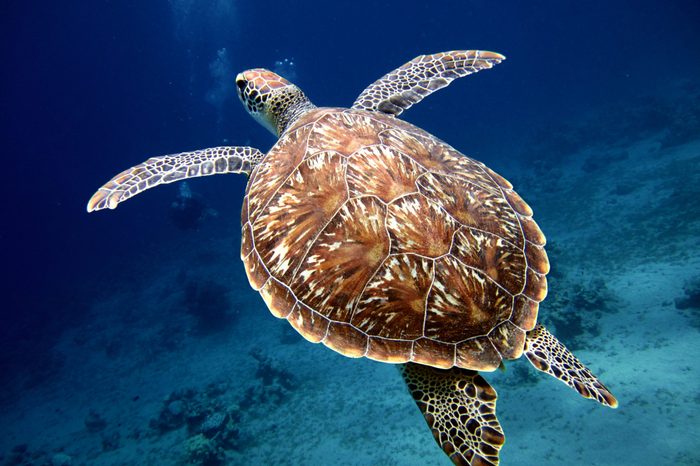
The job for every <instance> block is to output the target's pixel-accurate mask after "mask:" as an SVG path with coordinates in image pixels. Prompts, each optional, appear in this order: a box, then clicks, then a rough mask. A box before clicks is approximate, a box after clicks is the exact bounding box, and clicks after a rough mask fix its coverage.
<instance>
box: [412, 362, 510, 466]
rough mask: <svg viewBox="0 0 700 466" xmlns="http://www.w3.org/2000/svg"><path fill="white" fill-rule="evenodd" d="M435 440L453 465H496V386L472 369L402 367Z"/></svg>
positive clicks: (500, 437) (499, 444)
mask: <svg viewBox="0 0 700 466" xmlns="http://www.w3.org/2000/svg"><path fill="white" fill-rule="evenodd" d="M401 374H402V375H403V378H404V380H405V381H406V385H408V389H409V391H410V392H411V395H413V399H414V400H415V401H416V404H417V405H418V408H419V409H420V410H421V412H422V413H423V415H424V416H425V420H426V421H427V422H428V425H429V426H430V429H431V430H432V431H433V436H434V437H435V440H436V441H437V443H438V444H439V445H440V447H441V448H442V449H443V450H444V452H445V453H447V455H448V456H449V457H450V459H451V460H452V461H453V462H454V463H455V464H461V465H471V466H477V465H478V466H495V465H498V453H499V451H500V449H501V447H502V446H503V443H504V442H505V440H506V438H505V436H504V435H503V429H501V425H500V424H499V423H498V419H497V418H496V398H497V395H496V391H495V390H494V389H493V388H491V386H490V385H489V384H488V383H487V382H486V380H484V378H483V377H481V376H480V375H479V374H478V373H477V372H475V371H470V370H466V369H460V368H458V367H453V368H452V369H448V370H444V369H435V368H433V367H428V366H423V365H419V364H412V363H408V364H404V365H403V366H401Z"/></svg>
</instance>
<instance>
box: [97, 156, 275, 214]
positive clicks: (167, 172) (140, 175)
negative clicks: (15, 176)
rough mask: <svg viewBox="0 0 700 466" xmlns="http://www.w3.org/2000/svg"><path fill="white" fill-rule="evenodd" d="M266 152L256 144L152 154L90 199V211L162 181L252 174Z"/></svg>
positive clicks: (118, 201) (105, 206) (133, 194)
mask: <svg viewBox="0 0 700 466" xmlns="http://www.w3.org/2000/svg"><path fill="white" fill-rule="evenodd" d="M264 155H265V154H263V153H262V152H260V151H259V150H258V149H255V148H253V147H244V146H233V147H230V146H223V147H211V148H209V149H202V150H196V151H192V152H182V153H181V154H173V155H164V156H162V157H151V158H150V159H148V160H146V161H145V162H143V163H140V164H138V165H136V166H134V167H131V168H129V169H127V170H124V171H123V172H121V173H120V174H118V175H117V176H115V177H114V178H112V179H111V180H109V181H108V182H107V183H105V184H104V185H103V186H102V187H101V188H100V189H98V190H97V192H96V193H95V194H93V195H92V197H91V198H90V200H89V201H88V205H87V211H88V212H92V211H93V210H102V209H107V208H109V209H116V207H117V205H119V203H120V202H124V201H126V200H127V199H129V198H130V197H133V196H135V195H137V194H139V193H141V192H143V191H145V190H147V189H150V188H153V187H155V186H158V185H159V184H165V183H173V182H175V181H180V180H184V179H187V178H194V177H197V176H208V175H218V174H223V173H245V174H247V175H250V172H251V171H252V170H253V168H254V167H255V165H257V164H258V163H259V162H260V160H262V158H263V156H264Z"/></svg>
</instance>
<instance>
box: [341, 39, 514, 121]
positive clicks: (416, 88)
mask: <svg viewBox="0 0 700 466" xmlns="http://www.w3.org/2000/svg"><path fill="white" fill-rule="evenodd" d="M505 58H506V57H504V56H503V55H501V54H499V53H494V52H485V51H480V50H454V51H451V52H442V53H436V54H434V55H421V56H419V57H416V58H414V59H413V60H411V61H410V62H408V63H406V64H405V65H403V66H402V67H400V68H397V69H395V70H394V71H392V72H390V73H388V74H385V75H384V76H382V77H381V78H380V79H378V80H377V81H375V82H374V83H372V84H371V85H370V86H369V87H368V88H367V89H365V90H364V91H362V94H360V96H359V97H358V98H357V100H355V103H354V104H352V108H354V109H356V110H368V111H370V112H376V111H379V112H382V113H387V114H389V115H394V116H398V115H400V114H401V112H403V111H404V110H406V109H408V108H409V107H411V106H412V105H413V104H416V103H418V102H420V101H421V100H423V98H424V97H426V96H428V95H430V94H432V93H433V92H435V91H437V90H438V89H442V88H443V87H445V86H447V85H448V84H450V83H451V82H452V81H453V80H455V79H457V78H462V77H464V76H467V75H470V74H472V73H476V72H477V71H481V70H487V69H489V68H492V67H493V66H494V65H497V64H499V63H501V62H502V61H503V60H505Z"/></svg>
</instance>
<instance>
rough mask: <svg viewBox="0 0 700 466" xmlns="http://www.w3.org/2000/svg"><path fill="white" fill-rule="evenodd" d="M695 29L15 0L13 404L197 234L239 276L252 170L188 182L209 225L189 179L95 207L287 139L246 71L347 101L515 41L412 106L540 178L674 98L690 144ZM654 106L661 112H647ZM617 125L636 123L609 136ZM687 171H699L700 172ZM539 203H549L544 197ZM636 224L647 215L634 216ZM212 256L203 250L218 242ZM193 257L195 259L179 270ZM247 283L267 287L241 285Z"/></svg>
mask: <svg viewBox="0 0 700 466" xmlns="http://www.w3.org/2000/svg"><path fill="white" fill-rule="evenodd" d="M698 24H700V3H698V2H695V1H676V2H662V1H638V2H622V1H591V2H555V1H531V2H514V1H507V2H488V1H464V2H457V1H455V2H452V1H449V2H441V3H440V4H439V6H438V5H436V4H432V3H427V2H414V1H405V2H349V1H339V2H316V1H310V2H303V5H297V4H296V2H279V1H267V0H263V1H233V0H216V1H211V2H208V1H201V0H171V1H169V2H168V1H165V0H161V1H131V0H129V1H92V2H23V1H11V0H10V1H5V2H3V3H2V5H1V6H0V54H1V57H2V68H3V72H2V74H1V75H0V76H1V77H0V80H1V82H0V84H1V85H0V108H1V109H2V112H0V132H1V133H2V139H1V140H2V141H3V143H4V155H3V157H2V160H3V168H4V170H3V171H4V175H5V176H4V182H3V183H2V184H1V188H0V202H2V214H3V217H4V222H3V226H2V229H1V230H0V239H1V241H2V248H1V254H2V258H1V260H2V264H3V270H4V273H3V278H2V295H3V297H4V299H3V305H2V306H0V322H2V323H1V324H0V390H1V391H2V392H3V394H4V395H5V396H3V397H2V398H3V399H2V400H0V402H3V403H21V396H22V393H24V392H26V391H27V390H30V389H36V387H41V386H42V385H44V384H47V383H50V381H51V380H53V379H55V378H57V377H59V378H60V377H61V374H62V372H63V371H66V370H67V369H66V364H70V359H65V358H62V357H60V356H59V355H57V353H56V351H55V349H54V348H55V345H56V344H57V343H58V342H59V341H61V338H62V337H63V336H64V335H65V332H66V331H67V330H68V329H75V328H80V327H81V326H84V325H87V324H88V323H91V325H93V324H99V320H100V317H99V314H98V315H97V316H96V315H95V311H94V309H95V306H96V303H99V302H103V301H104V300H108V299H109V298H110V297H111V296H113V295H115V294H117V293H121V292H124V291H125V290H127V291H134V289H140V288H139V287H142V286H145V284H144V283H143V281H144V280H149V279H150V278H148V277H149V271H152V272H153V273H154V274H155V273H157V270H158V267H159V263H158V262H157V261H158V259H159V258H167V259H168V260H172V259H173V257H176V256H177V255H178V254H180V253H181V251H179V250H178V249H177V245H178V244H186V245H188V246H187V247H197V245H202V244H206V243H207V241H209V239H210V237H212V236H216V237H217V238H221V237H222V236H223V235H227V239H226V241H227V243H225V244H229V245H230V250H226V251H224V252H223V253H225V254H226V255H230V256H231V257H233V258H234V259H235V260H232V261H231V262H232V264H231V267H232V268H235V269H236V272H235V273H237V274H238V276H239V277H242V275H241V273H240V271H241V270H242V265H241V264H240V262H238V260H237V255H238V253H237V247H238V242H239V237H238V235H239V230H238V229H237V222H238V215H239V209H240V199H241V198H242V195H243V194H242V193H243V190H244V188H245V182H246V180H245V179H244V178H243V177H235V176H231V177H213V178H210V179H201V180H196V181H193V182H192V183H191V186H192V188H193V190H195V191H196V192H197V194H198V196H201V199H202V200H203V202H205V203H206V205H207V206H208V207H209V208H211V209H214V210H216V211H217V212H218V216H216V217H213V216H212V217H208V218H207V219H205V220H204V221H203V223H204V224H203V225H200V228H198V229H182V228H178V227H177V224H176V223H175V222H174V221H173V219H172V217H171V214H170V211H169V207H170V205H171V203H172V202H173V200H174V199H175V198H176V196H177V193H178V187H177V186H176V185H168V186H165V187H161V188H159V189H155V190H153V191H152V192H151V191H149V192H148V193H146V194H144V195H142V196H139V198H138V199H136V200H134V201H129V202H127V203H126V204H124V205H123V206H120V208H119V209H117V210H116V211H114V212H106V213H105V212H100V213H97V214H90V215H88V214H87V213H86V212H85V205H86V202H87V200H88V198H89V197H90V195H91V194H92V193H93V192H94V191H95V190H96V189H97V188H98V187H99V186H100V185H101V184H102V183H104V182H105V181H107V180H108V179H109V178H110V177H111V176H112V175H114V174H116V173H117V172H118V171H120V170H122V169H124V168H126V167H129V166H131V165H134V164H136V163H138V162H140V161H142V160H143V159H145V158H147V157H150V156H155V155H162V154H167V153H174V152H179V151H182V150H188V149H196V148H203V147H209V146H216V145H224V144H230V145H252V146H256V147H259V148H260V149H262V150H266V149H267V148H269V147H270V146H271V145H272V144H273V143H274V138H273V137H272V136H271V135H270V134H269V133H267V132H266V131H265V130H264V129H263V128H262V127H260V126H258V125H257V124H256V123H255V121H253V120H252V119H251V118H250V117H249V116H248V115H247V114H246V112H245V111H244V110H243V108H242V106H241V105H240V104H239V102H238V99H237V98H236V96H235V93H234V91H235V86H234V82H233V78H234V76H235V74H236V73H237V72H239V71H241V70H243V69H247V68H252V67H267V68H271V69H272V68H275V67H276V66H277V67H280V66H281V69H282V70H285V71H287V72H288V73H289V74H291V75H292V76H291V77H292V78H293V80H294V81H295V83H296V84H298V85H299V86H300V87H301V88H302V89H304V91H305V92H306V94H307V95H308V96H309V97H310V98H311V99H312V100H313V101H314V103H316V104H317V105H319V106H349V105H350V104H351V103H352V101H353V100H354V98H355V97H356V96H357V95H358V94H359V93H360V92H361V91H362V89H364V87H365V86H366V85H367V84H369V83H371V82H372V81H374V80H375V79H377V78H378V77H379V76H381V75H383V74H384V73H386V72H388V71H390V70H391V69H393V68H395V67H398V66H400V65H401V64H403V63H404V62H406V61H408V60H410V59H411V58H413V57H415V56H417V55H419V54H423V53H434V52H439V51H443V50H452V49H467V48H470V49H471V48H477V49H485V50H493V51H497V52H500V53H503V54H504V55H506V56H507V60H506V61H505V62H504V63H503V64H501V65H499V66H498V67H496V68H495V69H493V70H490V71H487V72H484V73H480V74H478V75H476V76H471V77H468V78H467V79H465V80H461V81H457V82H455V83H453V84H452V85H451V86H450V87H449V88H448V89H445V90H442V91H440V92H438V93H436V94H435V95H433V96H431V97H429V98H428V99H427V100H426V101H424V102H422V103H421V104H420V105H417V106H416V107H414V108H412V109H411V110H409V111H408V112H406V113H405V114H404V116H405V118H406V119H407V120H408V121H411V122H412V123H414V124H417V125H419V126H421V127H423V128H425V129H426V130H428V131H430V132H432V133H434V134H436V135H438V136H439V137H440V138H441V139H443V140H446V141H448V142H450V143H451V144H453V145H454V146H455V147H457V148H459V149H460V150H463V151H464V152H466V153H467V154H468V155H470V156H472V157H474V158H477V159H479V160H481V161H483V162H485V163H487V164H489V165H490V166H492V167H493V168H494V169H496V170H497V171H499V172H501V173H502V174H504V175H506V176H507V177H508V178H512V179H520V178H522V179H523V180H525V179H532V176H531V177H529V178H528V177H527V176H526V175H525V174H523V172H522V171H521V169H523V168H522V167H532V166H533V165H534V164H535V163H538V164H545V165H553V166H555V165H556V164H557V163H558V162H559V159H560V157H561V154H560V153H558V152H557V151H556V150H555V149H553V147H554V146H555V143H554V142H553V143H551V144H549V145H547V144H546V141H544V142H543V141H542V138H549V137H551V138H552V140H553V141H563V140H566V142H567V143H568V144H569V145H570V146H579V147H580V146H584V145H586V144H589V143H591V142H592V140H593V142H595V139H596V138H598V137H601V138H602V139H603V140H604V142H605V141H610V140H615V139H616V138H617V139H619V138H627V140H628V141H634V140H635V138H641V137H642V136H639V134H641V135H643V136H644V137H646V136H648V133H645V131H647V130H648V132H649V133H651V132H653V131H659V132H663V131H664V130H666V129H668V128H670V127H671V125H672V124H676V125H677V123H678V122H677V120H678V118H679V117H678V116H677V115H673V116H671V115H670V113H669V112H673V111H674V109H677V108H679V107H682V106H683V105H684V103H685V105H686V107H687V108H686V107H683V108H684V111H687V114H688V116H687V118H686V119H685V122H686V123H687V125H686V126H683V128H681V129H679V130H678V131H684V133H683V134H684V136H683V142H686V141H692V140H694V139H698V137H700V127H699V126H698V125H697V121H696V122H695V123H693V120H692V119H693V118H696V119H697V118H698V111H697V106H696V104H697V103H698V102H700V101H699V100H697V90H698V76H700V34H699V33H698ZM285 60H287V62H286V63H282V64H277V65H276V62H284V61H285ZM291 63H293V64H291ZM685 93H687V94H688V95H692V96H694V97H692V98H693V99H696V100H694V101H693V100H689V99H690V98H688V99H685V98H684V94H685ZM657 102H663V105H661V104H658V103H657ZM608 108H613V109H617V110H615V111H617V113H615V111H613V110H610V111H607V110H605V109H608ZM620 109H630V111H629V113H625V112H624V111H620ZM635 109H641V110H639V111H637V110H635ZM650 109H651V110H650ZM654 109H656V111H654ZM693 110H695V111H693ZM643 112H647V113H648V115H647V116H648V118H647V117H645V118H641V119H640V118H638V117H637V116H638V115H639V114H640V113H643ZM589 115H597V117H595V118H592V119H591V120H589V121H588V126H587V127H586V130H585V131H580V132H578V133H576V132H574V133H567V134H568V135H569V136H567V137H568V139H567V138H564V137H561V134H559V135H557V131H559V132H562V131H565V130H567V129H570V126H569V125H574V124H579V123H580V122H581V121H586V119H587V118H589V117H588V116H589ZM645 115H646V113H645ZM606 116H608V117H609V118H610V121H607V122H606V121H605V120H604V118H605V117H606ZM681 119H683V118H681ZM625 121H629V122H630V124H629V125H625ZM574 122H577V123H574ZM596 122H599V123H600V125H599V127H595V124H596ZM674 122H675V123H674ZM616 125H617V126H616ZM591 127H594V129H593V130H592V129H591ZM611 127H612V128H613V130H614V131H630V133H629V134H615V133H614V131H613V135H612V136H611V135H610V133H609V131H607V130H609V129H610V128H611ZM673 128H674V130H675V129H676V127H675V126H674V127H673ZM635 131H637V133H635ZM571 134H574V135H575V137H578V138H579V139H575V137H574V136H571ZM572 137H574V139H575V140H573V141H572V140H571V138H572ZM606 138H607V139H606ZM533 148H534V149H533ZM569 149H570V147H566V150H569ZM538 151H545V152H547V151H549V152H547V153H543V152H538ZM633 163H634V161H630V164H633ZM685 170H686V172H687V173H686V175H687V176H688V177H691V179H696V178H697V173H698V170H700V169H699V168H698V166H696V165H691V166H689V167H686V169H685ZM681 171H682V170H681ZM533 176H534V175H533ZM692 177H695V178H692ZM523 182H525V181H523ZM621 189H622V188H621ZM523 196H524V197H525V198H526V199H528V193H527V192H524V193H523ZM531 198H533V199H535V202H531V203H532V204H533V206H534V207H538V205H537V202H536V200H537V199H538V197H537V194H536V193H532V194H531ZM676 199H677V202H673V203H671V205H670V207H669V209H675V212H677V213H679V214H678V215H677V216H676V217H675V218H683V215H682V213H683V212H684V211H687V212H688V216H692V215H694V213H696V212H697V207H695V205H694V204H691V203H692V202H696V201H695V199H696V198H694V197H693V196H692V195H688V192H687V191H684V192H683V193H680V194H679V197H677V198H676ZM577 202H584V201H579V200H577V199H570V203H571V205H572V206H573V207H572V209H573V208H576V207H575V206H576V204H577ZM541 205H542V209H543V210H542V219H543V221H545V222H548V225H544V226H550V231H560V230H561V231H566V230H567V227H566V225H561V224H558V218H556V217H555V214H554V212H553V211H552V213H551V214H548V213H547V212H546V211H545V209H546V208H547V206H548V205H549V204H546V203H545V201H542V204H541ZM548 215H549V216H548ZM640 222H641V220H640ZM544 226H543V228H544ZM627 227H628V230H629V231H634V230H635V224H634V223H630V224H629V225H627ZM686 227H687V228H690V229H691V231H689V233H688V235H689V236H690V237H691V238H692V237H693V236H694V237H698V236H700V231H698V227H697V223H693V221H692V219H689V220H688V223H687V224H686ZM559 229H560V230H559ZM545 231H547V230H546V229H545ZM556 235H557V234H554V241H555V242H556V241H557V239H558V238H557V236H556ZM564 236H566V235H565V234H564V233H562V237H564ZM550 239H551V238H550ZM655 241H663V238H656V239H655ZM691 244H697V243H692V242H691ZM164 245H167V246H164ZM193 245H194V246H193ZM183 247H184V246H183ZM164 248H165V249H166V251H164V250H163V249H164ZM167 250H172V255H169V254H168V253H167ZM203 251H205V252H206V254H204V253H203V254H202V255H201V257H202V259H201V260H202V261H206V260H207V259H206V257H210V256H211V255H216V254H217V253H219V252H221V251H219V250H218V249H215V250H213V251H211V250H208V249H206V248H204V249H203ZM635 251H637V249H634V248H632V249H630V250H629V254H630V255H633V254H635ZM620 254H621V260H626V259H630V260H632V259H633V257H625V253H624V252H622V253H620ZM658 254H659V255H663V254H668V253H667V252H663V251H660V252H659V253H658ZM697 255H698V251H692V250H691V251H687V256H686V257H689V258H693V257H697ZM205 256H206V257H205ZM210 260H214V259H210ZM650 261H651V262H653V260H651V259H650ZM681 262H682V261H681ZM569 265H571V264H569ZM190 266H192V267H193V268H196V267H194V266H193V265H192V264H183V265H182V268H183V270H188V269H189V267H190ZM192 273H194V274H195V275H196V272H192ZM192 273H191V274H192ZM690 278H692V277H690ZM222 282H223V283H227V282H225V281H222ZM234 288H235V289H234V294H238V293H252V292H250V291H248V287H247V284H246V283H245V282H242V283H236V285H235V287H234ZM239 290H240V291H239ZM171 292H174V291H171ZM246 296H248V295H246ZM250 296H252V294H251V295H250ZM676 297H677V296H669V297H668V300H669V301H673V299H674V298H676ZM251 299H253V298H251ZM251 302H255V301H251ZM257 304H258V305H259V307H260V308H261V309H258V310H256V312H258V313H259V314H260V315H261V316H262V315H263V311H264V309H262V308H263V306H264V305H263V304H262V301H259V300H258V301H257ZM134 306H138V302H136V303H134ZM151 311H153V310H152V309H151ZM134 312H139V311H138V307H136V308H135V310H134ZM164 312H165V311H164ZM265 317H268V316H265ZM164 318H165V316H164ZM212 344H215V343H212ZM689 364H695V361H694V360H693V362H692V363H689ZM397 383H398V382H397ZM694 383H695V386H696V387H697V386H698V385H699V384H698V383H697V381H695V382H694ZM571 396H573V395H571ZM18 400H19V401H18ZM695 422H696V424H695V425H697V420H696V421H695ZM12 429H13V426H11V425H2V426H0V432H2V431H12ZM425 434H426V435H428V436H429V433H428V432H427V430H426V432H425ZM27 441H28V440H27ZM697 446H700V445H697ZM5 453H7V452H3V451H0V455H2V454H5ZM695 458H696V459H697V458H698V457H695ZM83 461H84V460H83ZM75 464H79V463H75ZM506 464H507V463H506ZM584 464H592V463H584ZM659 464H661V463H659ZM665 464H672V463H670V462H668V463H665ZM689 464H691V463H689Z"/></svg>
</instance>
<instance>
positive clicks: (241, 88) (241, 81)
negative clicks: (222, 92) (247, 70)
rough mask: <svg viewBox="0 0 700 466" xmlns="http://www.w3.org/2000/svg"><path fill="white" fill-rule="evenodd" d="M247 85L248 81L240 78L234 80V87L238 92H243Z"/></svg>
mask: <svg viewBox="0 0 700 466" xmlns="http://www.w3.org/2000/svg"><path fill="white" fill-rule="evenodd" d="M247 85H248V82H247V81H246V80H245V79H243V78H241V79H237V80H236V87H238V92H240V93H243V91H244V90H245V87H246V86H247Z"/></svg>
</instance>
